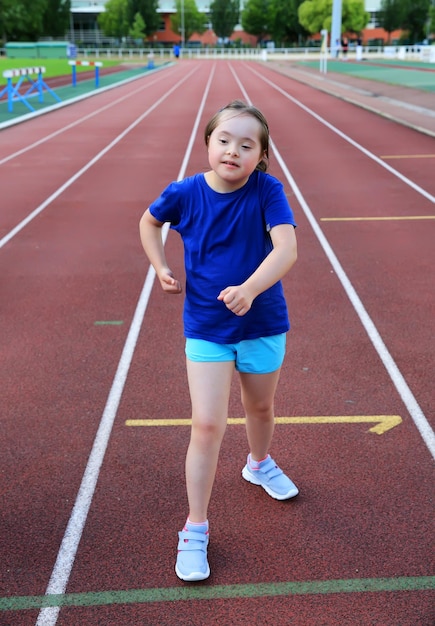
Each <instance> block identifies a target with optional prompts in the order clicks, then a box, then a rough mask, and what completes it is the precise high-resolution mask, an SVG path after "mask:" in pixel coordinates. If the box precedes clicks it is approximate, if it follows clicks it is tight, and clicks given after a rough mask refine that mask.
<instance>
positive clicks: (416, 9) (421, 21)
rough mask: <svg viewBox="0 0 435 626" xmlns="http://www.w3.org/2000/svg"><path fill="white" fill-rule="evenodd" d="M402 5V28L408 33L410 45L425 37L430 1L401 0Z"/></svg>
mask: <svg viewBox="0 0 435 626" xmlns="http://www.w3.org/2000/svg"><path fill="white" fill-rule="evenodd" d="M402 1H403V4H404V12H403V21H402V28H403V29H404V30H407V31H408V38H409V40H410V42H411V43H417V42H418V41H422V40H423V39H425V37H426V24H427V19H428V16H429V8H430V4H431V0H402Z"/></svg>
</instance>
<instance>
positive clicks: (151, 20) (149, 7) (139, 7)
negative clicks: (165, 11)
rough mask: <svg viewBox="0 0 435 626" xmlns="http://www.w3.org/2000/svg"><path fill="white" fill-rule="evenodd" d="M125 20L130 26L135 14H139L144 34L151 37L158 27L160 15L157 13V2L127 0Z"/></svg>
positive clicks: (154, 0) (152, 0)
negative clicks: (143, 26) (142, 22)
mask: <svg viewBox="0 0 435 626" xmlns="http://www.w3.org/2000/svg"><path fill="white" fill-rule="evenodd" d="M127 7H128V8H127V19H128V24H129V26H131V25H132V24H133V22H134V19H135V16H136V14H137V13H140V14H141V16H142V19H143V21H144V24H145V34H146V35H147V36H148V35H152V34H153V33H155V32H156V30H158V28H159V25H160V15H159V13H157V9H158V8H159V0H127Z"/></svg>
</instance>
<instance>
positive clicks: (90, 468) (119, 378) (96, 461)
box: [36, 66, 214, 626]
mask: <svg viewBox="0 0 435 626" xmlns="http://www.w3.org/2000/svg"><path fill="white" fill-rule="evenodd" d="M191 74H192V72H191V73H190V74H188V76H190V75H191ZM213 75H214V66H213V69H212V71H211V72H210V75H209V79H208V82H207V85H206V87H205V90H204V94H203V97H202V101H201V104H200V106H199V109H198V113H197V116H196V119H195V123H194V126H193V129H192V133H191V135H190V140H189V143H188V146H187V149H186V152H185V155H184V159H183V162H182V165H181V169H180V172H179V174H178V180H181V179H182V178H183V177H184V173H185V171H186V167H187V163H188V161H189V158H190V154H191V151H192V147H193V144H194V141H195V137H196V134H197V132H198V126H199V121H200V118H201V115H202V112H203V110H204V106H205V102H206V100H207V96H208V92H209V90H210V85H211V83H212V80H213ZM186 78H187V77H186ZM184 80H185V79H183V81H184ZM183 81H180V83H177V86H178V85H179V84H181V82H183ZM174 88H175V87H174ZM174 88H173V89H174ZM173 89H172V90H171V91H170V92H168V93H167V94H166V96H165V98H166V97H167V96H168V95H169V94H170V93H171V92H172V91H173ZM163 99H164V98H161V99H160V100H159V101H158V102H157V103H156V104H155V105H154V106H153V107H152V108H155V107H156V106H157V104H160V103H161V102H162V101H163ZM150 110H152V109H150ZM142 118H143V116H141V118H139V120H140V119H142ZM129 128H130V127H129ZM168 230H169V225H168V224H165V229H164V232H163V238H164V241H165V240H166V236H167V233H168ZM155 275H156V274H155V271H154V269H153V267H152V266H150V269H149V270H148V274H147V276H146V279H145V283H144V286H143V288H142V292H141V294H140V296H139V301H138V304H137V306H136V310H135V312H134V316H133V320H132V322H131V326H130V329H129V332H128V335H127V339H126V342H125V345H124V348H123V351H122V354H121V358H120V361H119V363H118V368H117V370H116V374H115V377H114V379H113V383H112V387H111V389H110V392H109V397H108V399H107V402H106V406H105V408H104V411H103V415H102V418H101V421H100V424H99V427H98V431H97V434H96V436H95V439H94V443H93V446H92V450H91V453H90V455H89V459H88V462H87V465H86V469H85V472H84V474H83V478H82V482H81V484H80V488H79V491H78V494H77V498H76V501H75V503H74V507H73V510H72V513H71V516H70V519H69V522H68V525H67V528H66V531H65V534H64V537H63V539H62V543H61V545H60V549H59V552H58V555H57V559H56V563H55V565H54V568H53V571H52V574H51V577H50V580H49V583H48V586H47V589H46V592H45V594H46V595H51V594H63V593H64V592H65V589H66V586H67V584H68V580H69V577H70V574H71V570H72V567H73V565H74V560H75V556H76V553H77V549H78V546H79V543H80V539H81V536H82V533H83V529H84V526H85V523H86V518H87V516H88V512H89V508H90V506H91V503H92V498H93V496H94V492H95V488H96V486H97V481H98V476H99V473H100V469H101V466H102V464H103V460H104V455H105V453H106V449H107V445H108V442H109V438H110V434H111V432H112V427H113V423H114V421H115V417H116V413H117V410H118V406H119V403H120V400H121V396H122V392H123V390H124V385H125V381H126V379H127V374H128V371H129V369H130V364H131V361H132V359H133V354H134V351H135V348H136V343H137V339H138V336H139V332H140V329H141V326H142V322H143V318H144V316H145V311H146V309H147V306H148V301H149V298H150V294H151V290H152V287H153V284H154V279H155ZM59 611H60V607H47V608H43V609H41V611H40V612H39V615H38V619H37V621H36V626H54V625H55V624H56V622H57V618H58V615H59Z"/></svg>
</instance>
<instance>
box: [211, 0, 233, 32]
mask: <svg viewBox="0 0 435 626" xmlns="http://www.w3.org/2000/svg"><path fill="white" fill-rule="evenodd" d="M239 12H240V3H239V0H213V2H212V3H211V4H210V21H211V23H212V25H213V30H214V32H215V33H216V35H217V36H218V37H221V38H222V39H225V38H227V37H231V35H232V34H233V32H234V27H235V26H236V25H237V23H238V21H239Z"/></svg>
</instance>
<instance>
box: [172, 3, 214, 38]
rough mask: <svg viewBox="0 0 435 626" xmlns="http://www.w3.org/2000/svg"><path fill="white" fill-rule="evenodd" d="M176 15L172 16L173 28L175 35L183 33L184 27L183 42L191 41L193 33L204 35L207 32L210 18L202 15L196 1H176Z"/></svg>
mask: <svg viewBox="0 0 435 626" xmlns="http://www.w3.org/2000/svg"><path fill="white" fill-rule="evenodd" d="M175 9H176V13H174V14H173V15H171V28H172V30H173V31H174V33H181V35H182V36H183V33H182V30H183V26H184V37H183V40H184V41H185V42H186V41H189V39H190V38H191V36H192V35H193V33H200V34H201V33H203V32H204V31H205V30H207V24H208V18H207V16H206V15H205V13H200V12H199V11H198V7H197V6H196V2H195V0H184V2H183V3H182V0H175Z"/></svg>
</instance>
